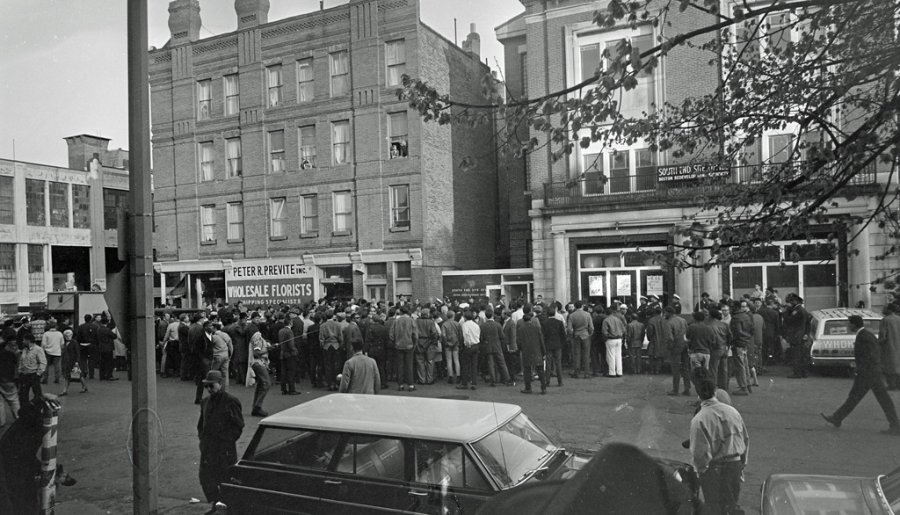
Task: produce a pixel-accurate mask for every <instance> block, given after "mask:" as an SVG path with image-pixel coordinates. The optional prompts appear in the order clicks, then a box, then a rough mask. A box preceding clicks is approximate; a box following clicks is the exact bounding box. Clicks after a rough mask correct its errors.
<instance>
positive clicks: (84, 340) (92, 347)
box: [75, 314, 99, 379]
mask: <svg viewBox="0 0 900 515" xmlns="http://www.w3.org/2000/svg"><path fill="white" fill-rule="evenodd" d="M75 341H77V342H78V344H79V345H81V353H82V355H83V356H82V359H84V360H85V362H86V363H87V364H88V367H87V369H85V370H83V372H84V373H85V374H87V375H88V378H89V379H93V378H94V363H95V362H98V361H99V359H98V358H99V356H96V357H95V356H94V354H95V353H98V352H99V350H98V345H99V342H98V341H97V324H95V323H94V316H93V315H90V314H88V315H84V323H83V324H80V325H79V326H78V327H77V328H75Z"/></svg>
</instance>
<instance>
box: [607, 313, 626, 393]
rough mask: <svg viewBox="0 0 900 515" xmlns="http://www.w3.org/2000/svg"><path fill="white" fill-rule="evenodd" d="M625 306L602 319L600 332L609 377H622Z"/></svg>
mask: <svg viewBox="0 0 900 515" xmlns="http://www.w3.org/2000/svg"><path fill="white" fill-rule="evenodd" d="M626 313H628V306H627V305H626V304H619V306H618V309H617V310H616V311H615V312H613V313H612V314H610V315H609V316H608V317H606V318H604V319H603V324H602V326H601V331H602V332H603V340H604V342H605V344H606V364H607V366H608V367H609V371H608V373H607V375H608V376H609V377H622V338H623V337H624V336H625V330H626V322H625V314H626Z"/></svg>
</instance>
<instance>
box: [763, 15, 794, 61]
mask: <svg viewBox="0 0 900 515" xmlns="http://www.w3.org/2000/svg"><path fill="white" fill-rule="evenodd" d="M765 32H766V49H767V50H768V51H769V53H771V54H776V55H779V56H783V55H784V54H785V51H787V48H788V45H790V43H791V14H790V13H789V12H787V11H783V12H780V13H776V14H771V15H769V16H767V17H766V24H765Z"/></svg>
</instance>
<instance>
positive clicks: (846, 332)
mask: <svg viewBox="0 0 900 515" xmlns="http://www.w3.org/2000/svg"><path fill="white" fill-rule="evenodd" d="M880 322H881V321H880V320H873V319H871V318H867V319H865V320H863V324H865V327H866V329H868V330H870V331H872V332H873V333H875V335H876V336H878V326H879V324H880ZM822 336H853V333H852V332H851V331H850V326H849V324H848V322H847V320H846V319H838V320H826V321H825V327H824V328H823V329H822Z"/></svg>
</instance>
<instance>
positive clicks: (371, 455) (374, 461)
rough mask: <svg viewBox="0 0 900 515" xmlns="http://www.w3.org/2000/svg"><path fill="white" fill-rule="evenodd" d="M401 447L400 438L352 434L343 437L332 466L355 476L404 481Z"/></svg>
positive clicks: (402, 451) (403, 451)
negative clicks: (344, 438)
mask: <svg viewBox="0 0 900 515" xmlns="http://www.w3.org/2000/svg"><path fill="white" fill-rule="evenodd" d="M405 448H406V446H404V445H403V442H401V441H400V440H398V439H396V438H383V437H379V436H368V435H354V436H351V437H350V438H349V439H348V440H347V443H346V446H345V447H344V448H343V450H342V452H341V454H340V456H339V458H338V460H337V463H336V464H335V467H334V470H335V471H336V472H344V473H347V474H356V475H357V476H365V477H375V478H378V479H387V480H395V481H404V480H405V479H406V478H405V469H406V467H405V463H406V458H405Z"/></svg>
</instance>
